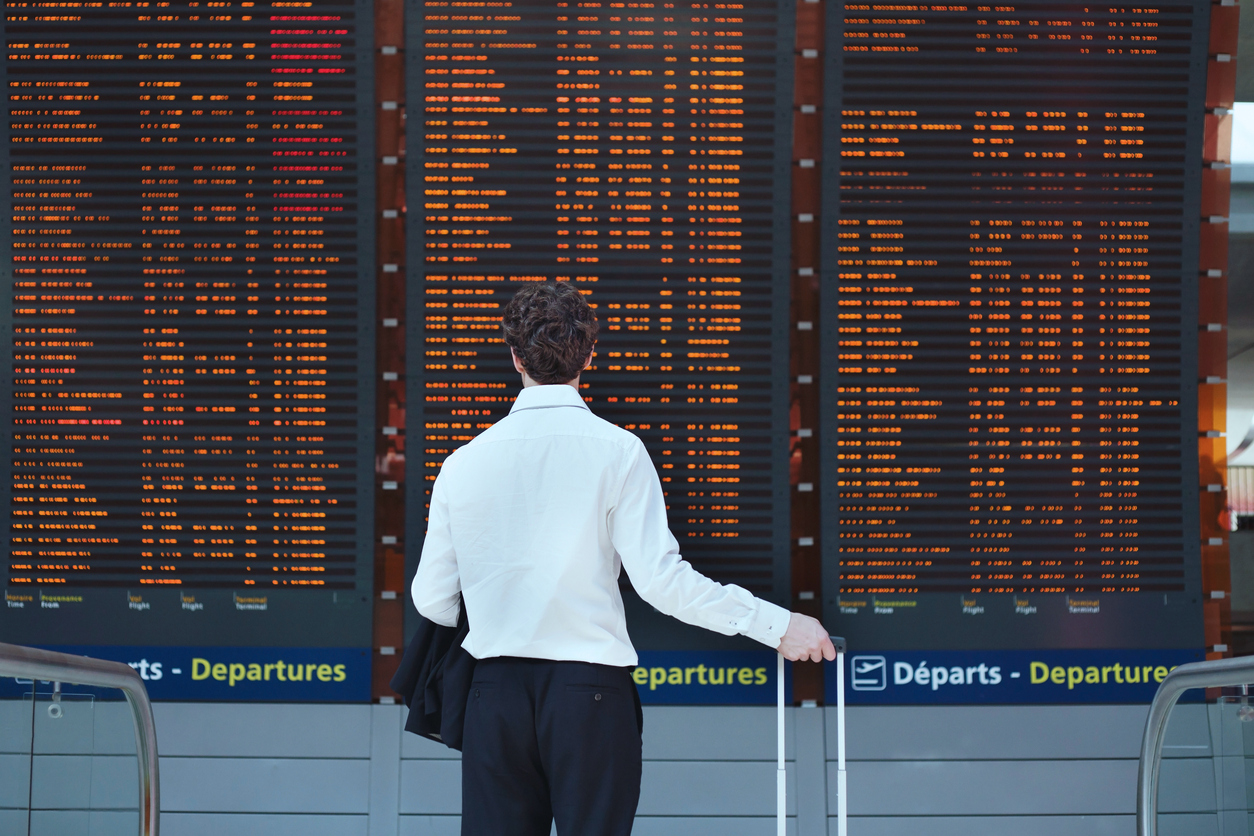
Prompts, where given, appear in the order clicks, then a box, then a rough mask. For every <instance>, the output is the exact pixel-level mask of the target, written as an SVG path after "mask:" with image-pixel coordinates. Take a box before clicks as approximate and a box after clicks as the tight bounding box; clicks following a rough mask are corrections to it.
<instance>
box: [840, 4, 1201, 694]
mask: <svg viewBox="0 0 1254 836" xmlns="http://www.w3.org/2000/svg"><path fill="white" fill-rule="evenodd" d="M1208 9H1209V7H1208V5H1207V4H1205V3H1200V2H1196V3H1179V4H1173V5H1167V6H1158V7H1154V8H1150V7H1145V8H1133V7H1127V8H1122V7H1120V8H1110V7H1106V6H1101V7H1097V6H1091V7H1087V6H1075V5H1070V4H1065V3H1033V2H1028V3H1016V4H1015V5H1013V6H976V5H972V6H962V5H960V6H952V5H951V6H935V5H881V4H876V3H845V4H843V6H836V7H833V9H832V10H831V12H829V15H828V18H827V25H828V38H827V47H828V52H827V68H826V73H827V79H826V100H825V104H824V107H825V127H824V143H825V150H824V156H825V160H824V184H825V185H824V197H825V201H824V206H823V213H824V215H823V223H824V248H823V255H822V263H823V331H822V341H823V380H822V385H823V391H822V397H823V411H824V415H823V488H822V489H823V507H824V529H823V554H824V584H825V590H824V605H825V614H826V616H827V618H828V621H829V626H831V627H832V628H834V629H836V630H839V631H840V632H842V633H843V634H845V635H846V636H848V637H849V640H850V645H851V646H852V647H853V648H855V649H857V650H858V651H859V652H865V653H866V656H865V658H864V659H862V660H854V669H853V671H852V673H853V676H852V680H851V681H852V686H853V689H854V691H853V693H854V697H855V699H860V700H862V701H887V702H893V701H897V702H901V701H923V702H926V701H937V700H939V701H960V702H961V701H979V700H993V701H1019V700H1028V701H1053V700H1081V701H1095V700H1103V699H1115V700H1119V699H1129V698H1133V697H1136V698H1140V697H1141V696H1145V695H1147V694H1149V693H1152V688H1153V686H1154V685H1156V682H1157V681H1161V678H1162V676H1165V674H1166V671H1167V668H1168V667H1169V666H1170V665H1172V664H1177V663H1179V662H1181V661H1187V660H1191V659H1195V658H1201V657H1200V650H1201V645H1202V629H1201V626H1202V625H1201V606H1200V600H1199V599H1200V596H1201V593H1202V590H1201V588H1200V575H1199V533H1198V531H1199V528H1198V520H1197V516H1196V510H1195V509H1197V507H1198V497H1197V492H1198V485H1197V477H1196V475H1195V474H1196V473H1197V468H1196V455H1197V454H1196V450H1197V441H1196V432H1197V431H1196V418H1195V416H1196V412H1197V410H1196V388H1197V371H1196V370H1197V360H1196V343H1197V340H1196V336H1195V335H1196V330H1197V327H1198V326H1197V310H1196V283H1197V281H1198V272H1197V263H1198V256H1197V251H1198V244H1197V240H1198V224H1199V217H1198V216H1199V214H1200V212H1199V189H1200V185H1199V183H1200V163H1199V162H1198V161H1200V159H1201V139H1202V118H1203V108H1202V104H1201V103H1202V101H1203V97H1202V94H1203V91H1204V87H1205V78H1206V46H1207V26H1208V21H1209V14H1208ZM915 651H917V652H915ZM946 651H953V653H951V654H947V653H946ZM986 651H1018V652H1017V653H1009V654H1007V653H1004V652H1002V653H993V654H992V655H991V656H988V658H985V656H986V655H987V654H985V653H984V652H986ZM1051 653H1052V654H1053V655H1051ZM1127 653H1131V655H1130V656H1128V655H1126V654H1127ZM982 654H984V655H982ZM1120 654H1125V655H1120ZM951 657H952V658H951ZM1047 657H1048V658H1047ZM1081 657H1083V660H1081ZM1133 657H1135V658H1133ZM947 659H949V660H950V661H948V662H947V661H946V660H947ZM1069 660H1070V661H1069ZM933 665H936V666H938V667H939V669H940V671H941V672H940V673H939V674H937V673H935V672H934V671H933V670H932V666H933ZM1055 668H1058V669H1059V670H1061V671H1063V675H1062V677H1061V679H1059V678H1058V677H1057V676H1056V675H1055V673H1054V669H1055ZM993 670H997V674H996V676H994V674H993V673H992V671H993ZM1042 671H1043V673H1042ZM1074 671H1079V672H1080V673H1079V681H1077V680H1076V675H1075V673H1074ZM1124 673H1127V676H1126V677H1125V676H1124ZM1134 673H1135V676H1134V675H1133V674H1134ZM829 678H834V677H829ZM994 679H996V682H994V681H993V680H994ZM1147 683H1148V684H1147ZM942 686H944V687H942ZM1138 688H1139V689H1140V690H1139V691H1138V690H1137V689H1138ZM1147 688H1148V690H1147ZM1141 692H1145V693H1144V694H1143V693H1141Z"/></svg>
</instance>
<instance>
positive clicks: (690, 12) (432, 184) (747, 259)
mask: <svg viewBox="0 0 1254 836" xmlns="http://www.w3.org/2000/svg"><path fill="white" fill-rule="evenodd" d="M791 14H792V12H791V10H790V9H788V8H786V4H780V3H776V2H770V1H764V0H758V2H744V3H706V4H691V3H663V2H656V3H643V2H608V0H607V2H569V3H565V2H556V3H554V2H513V3H496V2H458V3H448V2H434V0H432V1H430V2H426V3H423V4H421V5H418V6H415V8H414V10H413V11H412V12H411V14H410V16H409V24H408V25H409V26H410V32H409V41H408V42H409V44H410V51H409V75H408V85H407V86H408V90H409V94H408V95H409V114H410V117H409V124H410V129H409V135H410V160H411V161H412V162H411V163H410V166H409V171H410V174H409V197H408V206H409V212H410V216H411V221H410V225H409V235H410V237H409V246H408V252H409V254H410V255H409V267H408V270H409V275H410V282H409V287H410V296H409V302H408V309H409V336H408V350H409V360H408V363H407V367H408V369H409V376H408V381H409V382H408V392H409V411H408V414H407V421H408V429H407V435H408V438H409V439H410V440H411V441H410V444H411V450H413V451H414V453H413V454H411V455H413V456H414V458H415V459H416V461H415V462H412V463H411V464H410V471H409V472H410V477H409V479H410V485H411V487H410V490H409V492H408V497H407V499H408V502H409V510H408V514H407V517H408V525H409V534H408V537H407V541H408V543H409V544H410V545H409V548H408V553H409V555H410V560H411V562H412V564H413V565H416V561H417V557H418V555H419V554H420V551H421V544H422V534H423V531H424V529H425V521H426V516H427V512H426V508H427V503H428V501H429V497H430V490H431V485H432V483H433V482H434V480H435V478H436V475H437V474H438V472H439V467H440V464H441V463H442V462H443V460H444V458H445V457H447V455H448V454H449V453H450V452H452V451H453V450H454V449H456V448H457V447H458V446H459V445H461V444H463V443H465V442H466V441H469V440H470V439H472V438H473V437H474V436H475V435H476V434H477V433H478V432H480V431H482V430H483V429H484V428H485V427H488V426H491V425H492V424H493V423H494V422H495V421H497V420H499V419H500V418H501V417H502V416H504V415H505V414H506V413H507V412H508V411H509V408H510V405H511V404H512V403H513V400H514V397H515V395H516V394H517V390H518V388H519V385H520V384H519V379H518V375H517V373H516V372H515V371H514V369H513V367H512V365H511V363H510V361H509V353H508V349H507V348H505V346H504V345H503V343H502V341H501V337H500V317H501V311H502V308H504V306H505V304H506V303H507V302H508V301H509V299H510V298H511V297H512V295H513V294H514V293H515V292H516V291H517V289H518V288H519V287H522V286H523V285H522V283H523V282H532V281H554V280H555V281H569V282H572V283H574V284H575V285H576V286H577V287H578V288H579V289H580V291H581V292H582V293H584V294H586V296H587V298H588V301H589V303H590V304H591V305H593V307H594V308H595V309H596V312H597V316H598V318H599V320H600V323H601V335H600V338H599V339H600V341H599V343H598V346H597V350H596V357H595V360H594V365H593V368H592V369H591V370H590V371H589V372H586V373H585V375H584V378H583V380H584V383H583V384H581V386H582V390H583V394H584V397H585V399H586V400H587V402H588V405H589V407H590V408H591V409H592V410H593V412H595V413H596V414H598V415H600V416H601V417H603V418H605V419H607V420H609V421H613V422H615V423H617V424H619V425H620V426H622V427H625V428H626V429H628V430H630V431H632V432H634V433H636V434H637V435H638V436H639V437H640V438H641V439H642V440H643V441H644V443H645V445H646V447H647V448H648V449H649V452H650V454H651V455H652V457H653V460H654V462H655V464H656V465H657V467H658V473H659V475H660V477H661V479H662V485H663V489H664V491H665V492H666V496H667V502H668V507H669V509H670V515H671V528H672V530H673V531H674V533H675V535H676V537H677V538H678V539H679V541H680V545H681V548H682V553H683V555H684V556H685V557H686V558H687V559H688V560H690V561H691V562H692V563H693V564H694V565H695V566H696V567H697V568H699V569H700V570H702V571H704V572H706V573H708V574H709V575H711V576H712V577H714V578H717V579H719V580H724V581H730V582H735V583H738V584H741V585H743V586H745V587H747V588H749V589H751V590H753V591H754V592H755V593H757V594H760V595H764V596H766V597H769V598H773V599H775V600H779V601H784V600H787V598H788V592H787V577H788V576H787V565H788V525H789V522H788V511H787V509H788V473H787V425H788V422H787V367H788V366H787V364H788V337H787V313H788V311H787V306H788V275H787V261H788V246H789V241H788V209H787V199H786V198H787V195H786V193H781V184H786V183H787V182H788V165H789V163H788V156H789V153H788V152H789V142H790V140H789V137H790V135H791V128H790V100H791V94H790V91H791V84H792V64H791V41H792V29H791V25H792V24H791ZM418 455H421V458H417V456H418ZM412 568H413V567H412V565H411V572H412ZM637 610H638V611H639V612H640V613H641V615H640V617H641V618H643V619H647V618H648V617H649V616H650V615H651V612H652V611H651V610H649V608H647V607H641V608H637ZM671 624H674V622H671ZM642 629H643V628H642ZM667 630H670V628H669V627H668V628H666V629H665V630H662V631H660V632H661V633H666V632H667ZM715 638H717V637H715ZM648 641H650V640H649V639H646V640H645V642H646V644H647V643H648ZM658 641H665V639H662V638H659V639H658Z"/></svg>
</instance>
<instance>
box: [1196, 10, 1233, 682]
mask: <svg viewBox="0 0 1254 836" xmlns="http://www.w3.org/2000/svg"><path fill="white" fill-rule="evenodd" d="M1239 12H1240V8H1239V7H1238V6H1236V5H1235V3H1234V2H1233V0H1221V2H1218V3H1215V4H1214V5H1212V6H1211V19H1210V45H1209V48H1208V50H1207V52H1208V63H1207V73H1206V116H1205V119H1206V130H1205V140H1204V144H1203V151H1202V165H1203V166H1204V168H1203V169H1202V199H1201V216H1202V217H1201V236H1200V239H1201V240H1200V248H1199V264H1198V272H1199V276H1198V320H1199V321H1198V352H1197V360H1198V398H1197V412H1198V415H1197V418H1198V469H1199V473H1198V476H1199V478H1200V480H1201V493H1200V502H1201V508H1200V511H1201V515H1200V518H1201V535H1202V591H1203V595H1204V596H1205V598H1204V601H1203V605H1202V606H1203V614H1204V624H1205V627H1204V630H1205V641H1206V650H1207V653H1206V658H1207V659H1220V658H1223V657H1225V656H1227V655H1229V653H1228V646H1229V644H1230V640H1231V633H1232V606H1231V593H1232V576H1231V572H1230V568H1229V561H1228V516H1227V513H1226V508H1227V490H1226V486H1227V481H1228V480H1227V461H1226V460H1227V442H1226V440H1225V439H1224V437H1223V433H1224V431H1225V430H1226V429H1227V411H1228V384H1227V377H1228V359H1227V358H1228V330H1227V329H1228V306H1227V298H1228V205H1229V197H1230V193H1231V178H1232V168H1231V162H1232V154H1231V147H1232V105H1233V98H1234V96H1235V94H1236V79H1237V73H1236V51H1237V18H1238V14H1239Z"/></svg>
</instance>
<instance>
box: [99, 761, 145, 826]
mask: <svg viewBox="0 0 1254 836" xmlns="http://www.w3.org/2000/svg"><path fill="white" fill-rule="evenodd" d="M89 806H90V807H91V809H92V810H138V809H139V761H138V760H136V758H135V756H134V755H94V756H93V757H92V758H91V803H90V805H89ZM136 826H137V827H138V824H136Z"/></svg>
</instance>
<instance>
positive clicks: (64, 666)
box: [0, 643, 161, 836]
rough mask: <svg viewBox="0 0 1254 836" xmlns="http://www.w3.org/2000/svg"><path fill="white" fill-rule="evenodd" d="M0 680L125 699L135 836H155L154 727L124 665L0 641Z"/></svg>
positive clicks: (143, 695)
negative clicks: (134, 780) (135, 796)
mask: <svg viewBox="0 0 1254 836" xmlns="http://www.w3.org/2000/svg"><path fill="white" fill-rule="evenodd" d="M0 676H6V677H8V676H12V677H18V678H21V679H30V680H31V681H32V685H31V697H32V699H33V698H34V681H35V680H41V681H44V682H66V683H71V684H74V685H88V686H91V687H93V688H117V689H118V690H119V691H121V692H122V693H124V694H125V695H126V701H127V702H128V703H129V704H130V706H131V719H132V721H134V726H135V750H136V753H137V754H138V755H139V836H157V827H158V818H159V816H160V814H161V794H160V792H159V781H158V778H157V727H156V723H155V722H154V720H153V716H152V703H151V702H149V700H148V691H147V689H146V688H144V682H143V680H142V679H140V678H139V674H137V673H136V672H135V671H134V670H133V669H132V668H131V667H130V666H129V665H123V664H122V663H121V662H106V661H104V660H103V659H92V658H89V657H87V656H71V655H70V654H68V653H55V652H53V651H51V650H39V649H37V648H33V647H20V646H18V645H14V644H4V643H0Z"/></svg>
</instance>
